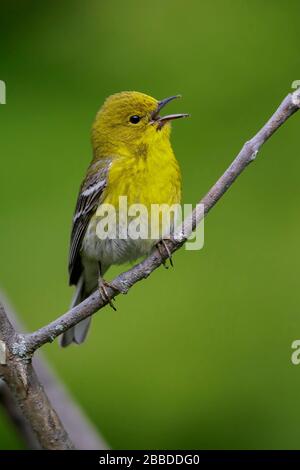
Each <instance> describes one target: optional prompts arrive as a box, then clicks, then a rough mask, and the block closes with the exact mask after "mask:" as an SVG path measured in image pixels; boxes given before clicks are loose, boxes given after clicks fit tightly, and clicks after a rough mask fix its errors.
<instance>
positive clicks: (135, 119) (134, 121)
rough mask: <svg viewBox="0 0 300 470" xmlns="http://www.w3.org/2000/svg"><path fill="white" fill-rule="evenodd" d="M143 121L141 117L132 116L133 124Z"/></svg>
mask: <svg viewBox="0 0 300 470" xmlns="http://www.w3.org/2000/svg"><path fill="white" fill-rule="evenodd" d="M140 120H141V118H140V116H136V115H135V116H130V119H129V121H130V122H131V124H137V123H138V122H139V121H140Z"/></svg>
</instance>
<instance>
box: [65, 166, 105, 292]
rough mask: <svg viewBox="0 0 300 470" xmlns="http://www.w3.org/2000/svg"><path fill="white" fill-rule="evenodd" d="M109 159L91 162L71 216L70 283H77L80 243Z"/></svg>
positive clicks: (101, 192)
mask: <svg viewBox="0 0 300 470" xmlns="http://www.w3.org/2000/svg"><path fill="white" fill-rule="evenodd" d="M110 163H111V160H110V159H101V160H98V161H97V162H95V163H92V164H91V166H90V167H89V170H88V173H87V176H86V178H85V180H84V181H83V183H82V185H81V187H80V191H79V195H78V199H77V204H76V209H75V213H74V218H73V226H72V232H71V241H70V253H69V276H70V277H69V279H70V285H72V284H77V282H78V280H79V278H80V275H81V271H82V264H81V257H80V251H81V245H82V241H83V238H84V234H85V231H86V229H87V227H88V224H89V221H90V219H91V217H92V215H93V214H94V213H95V211H96V210H97V207H98V205H99V202H100V200H101V196H102V195H103V191H104V188H105V187H106V183H107V172H108V169H109V166H110Z"/></svg>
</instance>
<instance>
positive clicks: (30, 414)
mask: <svg viewBox="0 0 300 470" xmlns="http://www.w3.org/2000/svg"><path fill="white" fill-rule="evenodd" d="M16 336H17V335H16V332H15V330H14V328H13V326H12V324H11V322H10V321H9V319H8V317H7V315H6V313H5V310H4V308H3V306H2V305H1V304H0V339H1V348H2V354H1V365H0V377H1V378H2V379H3V380H4V381H5V382H6V384H7V386H8V387H9V389H10V392H11V393H12V395H13V397H14V399H15V401H16V403H17V405H18V407H19V409H20V410H21V411H22V413H23V415H24V416H25V418H26V420H27V421H28V422H30V425H31V428H32V430H33V432H34V434H35V436H36V438H37V440H38V442H39V444H40V446H41V448H43V449H52V450H54V449H57V450H59V449H62V450H64V449H73V448H74V446H73V443H72V442H71V440H70V438H69V436H68V434H67V432H66V430H65V429H64V427H63V425H62V423H61V421H60V419H59V417H58V415H57V413H56V411H55V410H54V409H53V408H52V406H51V404H50V402H49V400H48V397H47V395H46V394H45V391H44V388H43V386H42V385H41V383H40V382H39V380H38V378H37V375H36V373H35V370H34V368H33V367H32V364H31V360H30V359H27V358H24V359H20V357H19V355H18V354H16V350H15V344H16V343H15V338H16ZM18 347H22V346H21V344H18Z"/></svg>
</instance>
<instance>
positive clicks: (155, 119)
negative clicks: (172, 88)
mask: <svg viewBox="0 0 300 470" xmlns="http://www.w3.org/2000/svg"><path fill="white" fill-rule="evenodd" d="M176 98H181V95H176V96H170V97H169V98H165V99H164V100H161V101H159V102H158V106H157V109H156V110H155V111H154V112H153V113H152V116H151V121H150V124H154V123H157V124H158V129H161V128H162V127H163V126H164V124H166V123H167V122H169V121H172V120H173V119H179V118H186V117H189V114H168V115H167V116H160V115H159V112H160V110H161V109H162V108H163V107H164V106H166V104H168V103H169V102H170V101H173V100H175V99H176Z"/></svg>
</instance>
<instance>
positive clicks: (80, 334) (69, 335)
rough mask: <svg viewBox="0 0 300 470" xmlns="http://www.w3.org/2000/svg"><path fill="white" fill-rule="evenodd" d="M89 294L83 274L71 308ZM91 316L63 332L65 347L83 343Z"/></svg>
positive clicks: (61, 343)
mask: <svg viewBox="0 0 300 470" xmlns="http://www.w3.org/2000/svg"><path fill="white" fill-rule="evenodd" d="M88 295H89V294H87V293H86V291H85V285H84V279H83V275H81V277H80V279H79V281H78V284H77V286H76V291H75V294H74V297H73V299H72V303H71V308H73V307H75V306H76V305H78V304H80V302H82V301H83V300H84V299H86V298H87V296H88ZM90 323H91V317H88V318H86V319H85V320H82V321H81V322H79V323H77V325H75V326H73V327H72V328H69V330H67V331H66V332H65V333H63V335H62V337H61V341H60V345H61V346H62V347H63V348H65V347H66V346H69V345H70V344H72V343H76V344H81V343H83V341H84V340H85V338H86V335H87V332H88V329H89V327H90Z"/></svg>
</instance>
